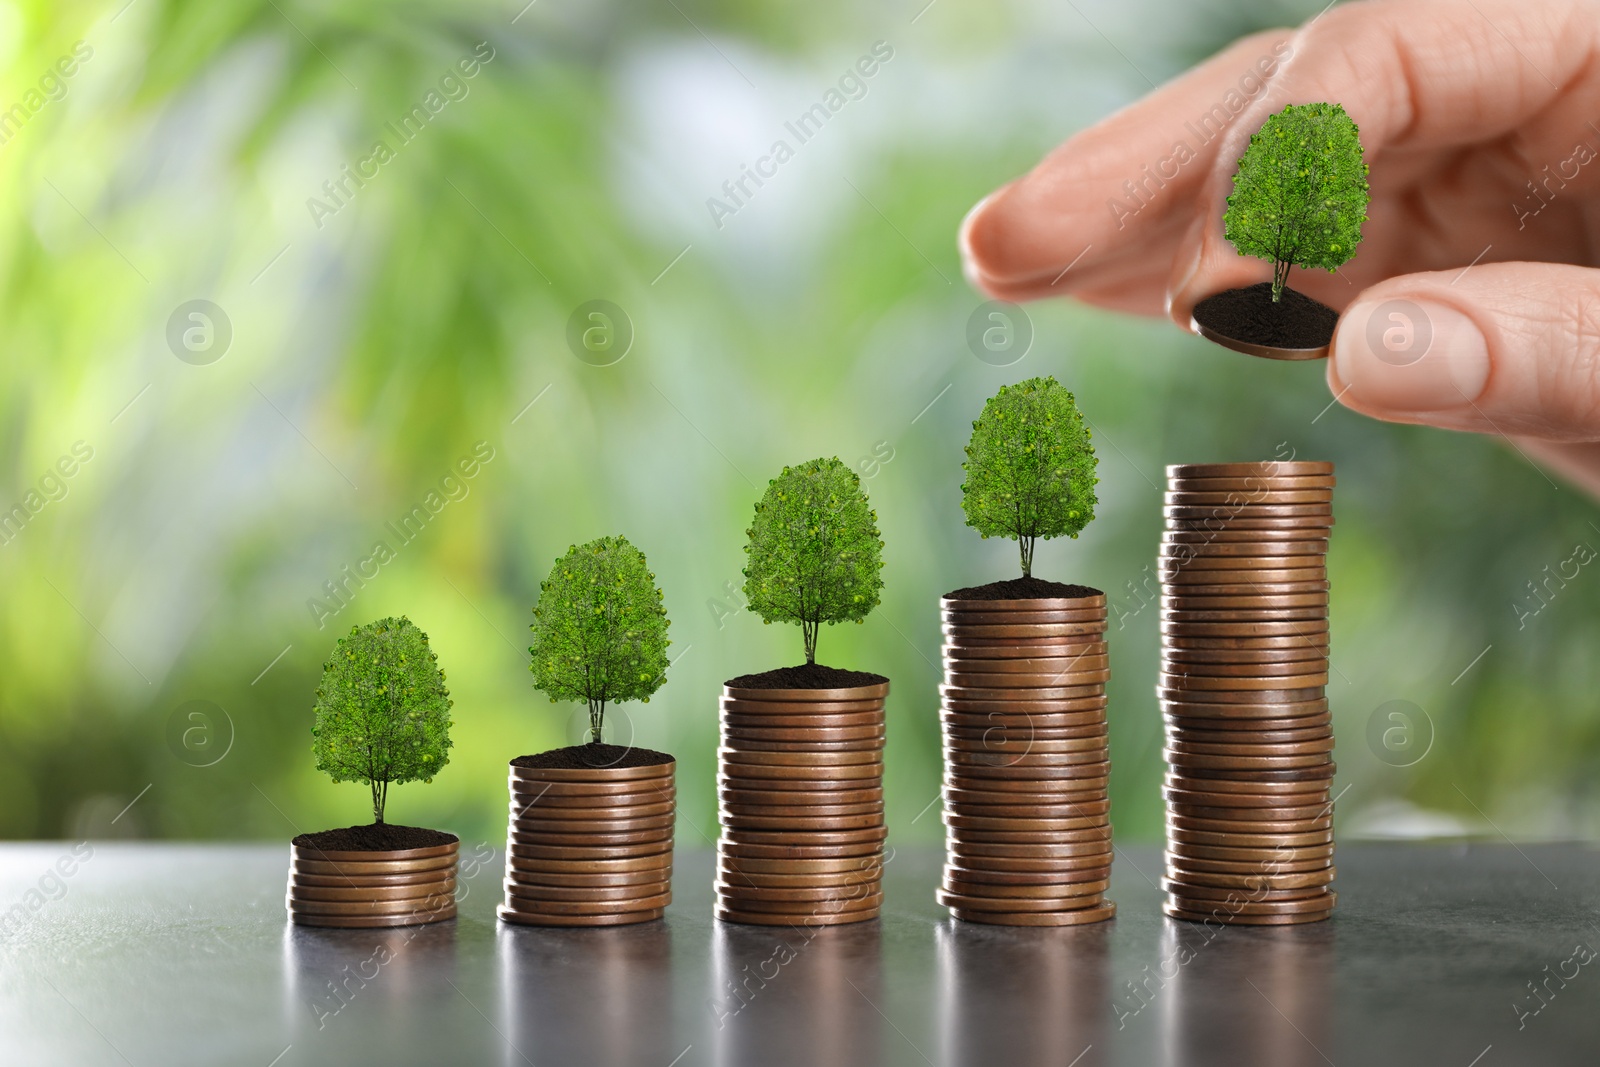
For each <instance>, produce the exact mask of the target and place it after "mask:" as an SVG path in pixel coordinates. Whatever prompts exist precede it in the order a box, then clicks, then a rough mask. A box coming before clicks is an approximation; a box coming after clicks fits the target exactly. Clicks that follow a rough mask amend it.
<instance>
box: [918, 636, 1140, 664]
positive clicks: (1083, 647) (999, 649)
mask: <svg viewBox="0 0 1600 1067" xmlns="http://www.w3.org/2000/svg"><path fill="white" fill-rule="evenodd" d="M1109 647H1110V646H1109V645H1108V644H1107V643H1106V642H1104V641H1071V642H1068V641H1042V640H1041V641H1009V642H1007V643H1006V644H1003V645H1001V644H986V645H964V644H961V643H960V642H957V641H947V642H946V643H945V644H944V646H943V647H942V648H941V649H940V651H941V653H942V654H943V655H944V658H945V659H946V660H949V661H954V662H959V661H963V660H992V659H1003V660H1016V659H1024V660H1026V659H1069V660H1072V659H1077V658H1078V657H1079V656H1104V655H1105V654H1106V650H1107V649H1108V648H1109Z"/></svg>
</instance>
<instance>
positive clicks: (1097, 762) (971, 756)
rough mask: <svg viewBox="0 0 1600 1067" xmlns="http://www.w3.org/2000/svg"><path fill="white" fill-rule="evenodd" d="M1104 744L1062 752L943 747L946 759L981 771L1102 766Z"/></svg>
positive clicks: (953, 764)
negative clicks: (987, 750)
mask: <svg viewBox="0 0 1600 1067" xmlns="http://www.w3.org/2000/svg"><path fill="white" fill-rule="evenodd" d="M1107 756H1108V751H1107V749H1106V747H1105V746H1103V745H1102V746H1100V747H1099V748H1094V749H1090V750H1088V751H1086V752H1060V753H1044V754H1035V753H1033V752H963V751H961V750H960V749H954V748H951V747H949V746H948V745H946V746H945V748H944V759H945V763H946V764H948V765H949V766H951V767H957V768H960V769H961V770H962V771H963V772H965V773H974V772H976V773H980V774H981V772H982V771H984V770H992V769H995V768H1004V767H1100V766H1102V765H1104V764H1105V763H1106V760H1107Z"/></svg>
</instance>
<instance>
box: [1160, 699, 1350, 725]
mask: <svg viewBox="0 0 1600 1067" xmlns="http://www.w3.org/2000/svg"><path fill="white" fill-rule="evenodd" d="M1159 703H1160V704H1161V713H1162V715H1163V716H1165V717H1166V719H1167V721H1169V722H1176V723H1182V724H1184V725H1186V726H1194V727H1203V728H1205V729H1208V730H1234V729H1239V730H1252V729H1255V728H1256V727H1257V725H1258V724H1259V725H1260V726H1261V727H1262V728H1264V729H1286V728H1292V727H1293V725H1294V724H1295V723H1296V722H1297V721H1300V722H1310V723H1318V724H1320V723H1321V722H1322V721H1324V720H1325V719H1326V718H1327V717H1328V702H1327V698H1325V697H1324V698H1322V699H1320V700H1303V701H1299V702H1296V703H1292V704H1271V703H1268V704H1218V703H1211V702H1200V701H1187V700H1186V701H1176V700H1163V701H1160V702H1159Z"/></svg>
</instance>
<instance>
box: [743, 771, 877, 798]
mask: <svg viewBox="0 0 1600 1067" xmlns="http://www.w3.org/2000/svg"><path fill="white" fill-rule="evenodd" d="M717 788H718V789H725V790H732V791H734V792H739V793H781V794H788V793H817V794H819V795H823V794H828V795H831V794H838V793H859V792H862V791H864V790H865V791H870V790H874V789H881V788H882V783H881V782H874V781H872V780H871V779H870V778H821V779H809V778H746V777H743V776H742V775H737V774H718V775H717Z"/></svg>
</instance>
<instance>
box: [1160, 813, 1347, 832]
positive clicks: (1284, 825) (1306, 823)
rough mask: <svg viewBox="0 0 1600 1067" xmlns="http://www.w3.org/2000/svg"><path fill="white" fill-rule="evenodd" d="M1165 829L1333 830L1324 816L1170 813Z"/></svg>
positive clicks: (1330, 818)
mask: <svg viewBox="0 0 1600 1067" xmlns="http://www.w3.org/2000/svg"><path fill="white" fill-rule="evenodd" d="M1166 821H1167V829H1168V830H1183V831H1185V832H1191V831H1192V832H1195V833H1211V834H1314V833H1321V832H1322V831H1324V830H1332V829H1333V815H1332V814H1331V813H1330V814H1325V815H1322V816H1320V817H1317V816H1313V817H1311V818H1306V819H1284V820H1276V821H1269V820H1254V821H1252V820H1249V819H1195V818H1190V817H1189V816H1186V815H1179V814H1175V813H1172V812H1168V813H1167V820H1166Z"/></svg>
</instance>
